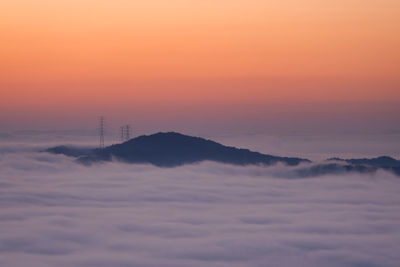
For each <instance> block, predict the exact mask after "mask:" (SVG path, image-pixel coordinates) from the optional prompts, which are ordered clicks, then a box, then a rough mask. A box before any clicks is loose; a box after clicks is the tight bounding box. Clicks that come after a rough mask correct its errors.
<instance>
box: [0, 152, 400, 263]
mask: <svg viewBox="0 0 400 267" xmlns="http://www.w3.org/2000/svg"><path fill="white" fill-rule="evenodd" d="M284 168H285V167H283V166H274V167H269V168H266V167H257V166H253V167H237V166H229V165H221V164H215V163H209V162H205V163H201V164H197V165H190V166H185V167H179V168H172V169H160V168H156V167H152V166H147V165H127V164H121V163H107V164H102V165H94V166H91V167H85V166H81V165H79V164H75V163H74V162H73V161H72V160H71V159H69V158H67V157H63V156H55V155H50V154H46V153H33V152H29V151H28V152H26V151H25V152H24V151H22V152H21V151H19V152H15V153H3V154H1V155H0V170H1V172H0V207H1V213H0V266H11V267H17V266H18V267H20V266H21V267H22V266H27V265H30V266H38V267H41V266H61V267H64V266H65V267H70V266H71V267H72V266H74V267H75V266H78V267H80V266H82V267H83V266H96V267H97V266H100V267H101V266H116V267H122V266H123V267H128V266H135V267H137V266H157V267H158V266H328V267H330V266H332V267H334V266H398V263H399V262H400V256H399V255H400V224H399V221H400V186H399V185H400V180H399V179H398V178H396V177H395V176H393V175H391V174H389V173H386V172H378V173H377V174H375V175H358V174H357V175H346V176H323V177H316V178H308V179H285V177H282V173H283V172H284ZM277 174H279V175H277ZM287 178H290V177H287Z"/></svg>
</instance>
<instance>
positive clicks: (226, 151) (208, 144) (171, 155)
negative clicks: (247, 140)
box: [46, 132, 310, 167]
mask: <svg viewBox="0 0 400 267" xmlns="http://www.w3.org/2000/svg"><path fill="white" fill-rule="evenodd" d="M46 152H50V153H55V154H64V155H67V156H72V157H78V160H79V161H80V162H81V163H85V164H90V163H93V162H99V161H111V160H113V159H117V160H120V161H124V162H129V163H150V164H153V165H156V166H160V167H174V166H180V165H184V164H190V163H195V162H201V161H206V160H209V161H215V162H221V163H228V164H235V165H249V164H263V165H271V164H275V163H278V162H281V163H284V164H287V165H290V166H295V165H298V164H299V163H301V162H310V161H309V160H307V159H302V158H293V157H278V156H272V155H265V154H261V153H258V152H253V151H250V150H248V149H239V148H235V147H230V146H224V145H222V144H219V143H217V142H214V141H211V140H207V139H204V138H200V137H193V136H188V135H183V134H180V133H176V132H167V133H156V134H153V135H142V136H139V137H137V138H134V139H131V140H129V141H127V142H124V143H122V144H116V145H112V146H108V147H106V148H104V149H101V150H100V149H92V150H90V151H87V150H84V149H76V148H71V147H66V146H58V147H53V148H49V149H47V150H46Z"/></svg>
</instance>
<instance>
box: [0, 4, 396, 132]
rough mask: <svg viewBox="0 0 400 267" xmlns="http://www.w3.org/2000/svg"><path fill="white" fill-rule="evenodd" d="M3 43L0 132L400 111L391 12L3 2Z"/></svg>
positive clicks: (337, 7) (368, 7)
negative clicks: (371, 107) (360, 109)
mask: <svg viewBox="0 0 400 267" xmlns="http://www.w3.org/2000/svg"><path fill="white" fill-rule="evenodd" d="M0 33H1V34H0V59H1V60H0V90H1V91H0V92H1V97H0V111H3V115H2V116H0V120H1V122H2V123H3V125H4V124H7V121H9V120H11V119H16V118H24V116H25V117H26V116H31V117H35V116H44V115H46V116H49V117H51V114H54V116H60V114H64V113H67V114H69V116H70V117H73V116H77V115H81V114H88V116H93V115H94V114H99V112H103V113H108V114H111V115H112V116H119V115H120V114H124V113H126V112H131V111H132V112H133V111H135V112H141V111H142V112H143V113H146V114H147V116H152V115H151V114H150V113H149V110H154V111H155V113H154V114H153V115H154V116H155V114H158V115H157V116H159V115H160V113H161V110H174V112H177V113H179V112H184V111H185V108H187V107H188V106H191V107H192V109H194V110H195V111H196V112H197V113H205V114H207V115H209V116H212V112H213V111H212V110H213V108H209V109H208V108H205V106H206V105H208V106H211V107H213V106H214V107H215V106H224V107H225V110H226V111H229V112H232V113H235V112H241V113H243V112H245V113H246V112H249V113H251V110H252V109H257V110H259V109H260V107H263V106H265V105H269V104H274V105H275V106H277V104H278V106H279V104H282V105H283V106H285V107H286V108H288V109H289V110H290V103H296V102H319V103H320V102H386V101H390V102H398V101H400V75H399V74H400V50H399V47H400V1H398V0H337V1H321V0H268V1H262V0H196V1H195V0H146V1H130V0H113V1H111V0H55V1H50V0H2V1H1V2H0ZM71 104H72V105H74V109H73V111H71ZM193 107H194V108H193ZM238 107H241V108H240V111H238ZM104 111H105V112H104ZM157 111H158V113H157ZM269 111H271V110H269ZM83 112H85V113H83ZM4 113H7V114H13V115H12V116H10V115H7V116H5V115H4ZM50 121H51V120H50Z"/></svg>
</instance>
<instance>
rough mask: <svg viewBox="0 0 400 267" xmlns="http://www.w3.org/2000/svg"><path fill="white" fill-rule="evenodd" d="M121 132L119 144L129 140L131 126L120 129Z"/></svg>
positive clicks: (127, 125)
mask: <svg viewBox="0 0 400 267" xmlns="http://www.w3.org/2000/svg"><path fill="white" fill-rule="evenodd" d="M120 131H121V142H126V141H129V139H131V126H130V125H129V124H126V125H123V126H121V127H120Z"/></svg>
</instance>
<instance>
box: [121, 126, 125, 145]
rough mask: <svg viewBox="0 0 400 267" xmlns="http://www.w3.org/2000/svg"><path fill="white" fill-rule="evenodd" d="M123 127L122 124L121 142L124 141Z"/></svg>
mask: <svg viewBox="0 0 400 267" xmlns="http://www.w3.org/2000/svg"><path fill="white" fill-rule="evenodd" d="M124 128H125V127H124V126H121V142H124V141H125V138H124V136H125V134H124V131H125V129H124Z"/></svg>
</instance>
